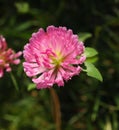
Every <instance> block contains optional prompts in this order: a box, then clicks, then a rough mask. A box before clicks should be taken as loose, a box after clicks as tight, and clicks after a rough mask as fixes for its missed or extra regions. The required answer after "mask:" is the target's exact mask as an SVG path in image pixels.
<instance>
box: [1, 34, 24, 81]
mask: <svg viewBox="0 0 119 130" xmlns="http://www.w3.org/2000/svg"><path fill="white" fill-rule="evenodd" d="M21 54H22V52H17V53H15V52H14V51H13V50H12V49H11V48H8V47H7V43H6V40H5V38H4V37H3V36H2V35H0V78H1V77H3V75H4V71H7V72H10V71H11V66H10V65H12V64H16V65H17V64H19V63H20V59H17V58H18V57H19V56H20V55H21Z"/></svg>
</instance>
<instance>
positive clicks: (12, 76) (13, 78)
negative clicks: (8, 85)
mask: <svg viewBox="0 0 119 130" xmlns="http://www.w3.org/2000/svg"><path fill="white" fill-rule="evenodd" d="M10 76H11V79H12V82H13V84H14V87H15V88H16V90H17V91H18V90H19V87H18V84H17V81H16V78H15V76H14V75H13V74H12V73H10Z"/></svg>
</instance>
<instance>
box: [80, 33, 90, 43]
mask: <svg viewBox="0 0 119 130" xmlns="http://www.w3.org/2000/svg"><path fill="white" fill-rule="evenodd" d="M78 36H79V40H80V41H82V42H84V41H85V40H86V39H88V38H90V37H92V34H91V33H79V34H78Z"/></svg>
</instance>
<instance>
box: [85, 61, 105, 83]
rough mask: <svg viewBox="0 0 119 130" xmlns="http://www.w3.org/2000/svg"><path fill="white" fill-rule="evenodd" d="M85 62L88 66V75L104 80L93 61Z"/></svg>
mask: <svg viewBox="0 0 119 130" xmlns="http://www.w3.org/2000/svg"><path fill="white" fill-rule="evenodd" d="M84 64H85V66H86V70H85V72H87V75H88V76H90V77H93V78H96V79H97V80H100V81H101V82H102V81H103V78H102V75H101V73H100V72H99V70H98V69H97V68H96V67H95V66H94V65H93V64H92V63H89V62H85V63H84Z"/></svg>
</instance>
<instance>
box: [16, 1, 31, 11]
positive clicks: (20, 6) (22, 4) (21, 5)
mask: <svg viewBox="0 0 119 130" xmlns="http://www.w3.org/2000/svg"><path fill="white" fill-rule="evenodd" d="M15 6H16V8H17V10H18V12H19V13H27V12H28V11H29V4H28V3H27V2H17V3H15Z"/></svg>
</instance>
